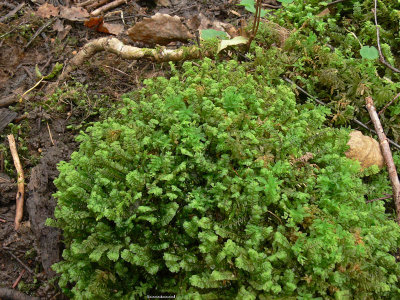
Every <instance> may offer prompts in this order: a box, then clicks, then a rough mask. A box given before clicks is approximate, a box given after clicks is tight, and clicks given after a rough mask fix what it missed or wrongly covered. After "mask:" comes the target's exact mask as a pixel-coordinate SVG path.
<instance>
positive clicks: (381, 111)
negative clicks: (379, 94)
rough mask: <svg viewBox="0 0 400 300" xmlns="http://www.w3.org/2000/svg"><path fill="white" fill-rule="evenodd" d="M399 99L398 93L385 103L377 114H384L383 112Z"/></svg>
mask: <svg viewBox="0 0 400 300" xmlns="http://www.w3.org/2000/svg"><path fill="white" fill-rule="evenodd" d="M399 97H400V93H398V94H397V95H396V96H395V97H394V98H393V99H392V100H391V101H390V102H389V103H387V104H386V105H385V106H384V107H383V108H382V109H381V110H380V111H379V112H378V115H381V114H383V113H384V112H385V110H386V109H387V108H388V107H389V106H390V105H392V103H393V102H394V101H396V99H397V98H399Z"/></svg>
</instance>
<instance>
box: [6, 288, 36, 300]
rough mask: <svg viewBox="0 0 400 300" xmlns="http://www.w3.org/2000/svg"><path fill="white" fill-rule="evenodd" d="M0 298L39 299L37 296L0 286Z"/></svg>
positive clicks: (9, 299)
mask: <svg viewBox="0 0 400 300" xmlns="http://www.w3.org/2000/svg"><path fill="white" fill-rule="evenodd" d="M0 299H4V300H5V299H8V300H39V298H37V297H31V296H28V295H25V294H24V293H21V292H19V291H16V290H13V289H7V288H0Z"/></svg>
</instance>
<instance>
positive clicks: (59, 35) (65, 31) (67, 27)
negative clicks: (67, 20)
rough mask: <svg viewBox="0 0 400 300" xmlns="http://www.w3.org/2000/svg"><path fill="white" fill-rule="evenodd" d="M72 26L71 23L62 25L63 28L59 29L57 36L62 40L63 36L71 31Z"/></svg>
mask: <svg viewBox="0 0 400 300" xmlns="http://www.w3.org/2000/svg"><path fill="white" fill-rule="evenodd" d="M71 29H72V26H71V25H69V24H68V25H67V26H65V27H64V30H61V31H59V32H58V33H57V38H58V39H59V40H60V41H62V40H63V39H65V37H66V36H67V35H68V33H69V32H70V31H71Z"/></svg>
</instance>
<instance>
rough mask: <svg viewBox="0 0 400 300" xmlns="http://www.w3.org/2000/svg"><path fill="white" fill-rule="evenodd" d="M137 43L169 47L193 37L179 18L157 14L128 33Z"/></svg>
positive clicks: (130, 29) (145, 19) (144, 20)
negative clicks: (174, 42)
mask: <svg viewBox="0 0 400 300" xmlns="http://www.w3.org/2000/svg"><path fill="white" fill-rule="evenodd" d="M127 33H128V35H129V37H130V38H131V39H132V40H133V41H135V42H142V43H147V44H159V45H167V44H169V43H170V42H173V41H182V42H185V41H187V40H188V39H191V38H193V35H192V34H191V33H190V32H189V30H188V29H187V28H186V27H185V26H184V25H183V24H182V22H181V20H180V18H179V17H178V16H174V17H171V16H170V15H166V14H160V13H157V14H155V15H154V16H153V17H151V18H144V19H143V21H141V22H138V23H136V24H135V25H134V26H133V27H131V28H129V29H128V31H127Z"/></svg>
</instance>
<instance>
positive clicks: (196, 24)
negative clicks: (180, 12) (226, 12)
mask: <svg viewBox="0 0 400 300" xmlns="http://www.w3.org/2000/svg"><path fill="white" fill-rule="evenodd" d="M186 23H187V26H188V27H189V28H190V29H191V30H203V29H214V30H218V31H225V32H226V33H228V35H229V37H230V38H233V37H236V36H238V35H239V34H238V31H237V29H236V28H235V27H234V26H233V25H232V24H229V23H224V22H221V21H218V20H214V21H211V20H209V19H208V18H207V17H206V16H205V15H203V14H202V13H200V14H198V15H195V16H194V17H193V18H191V19H189V20H188V21H187V22H186Z"/></svg>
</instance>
